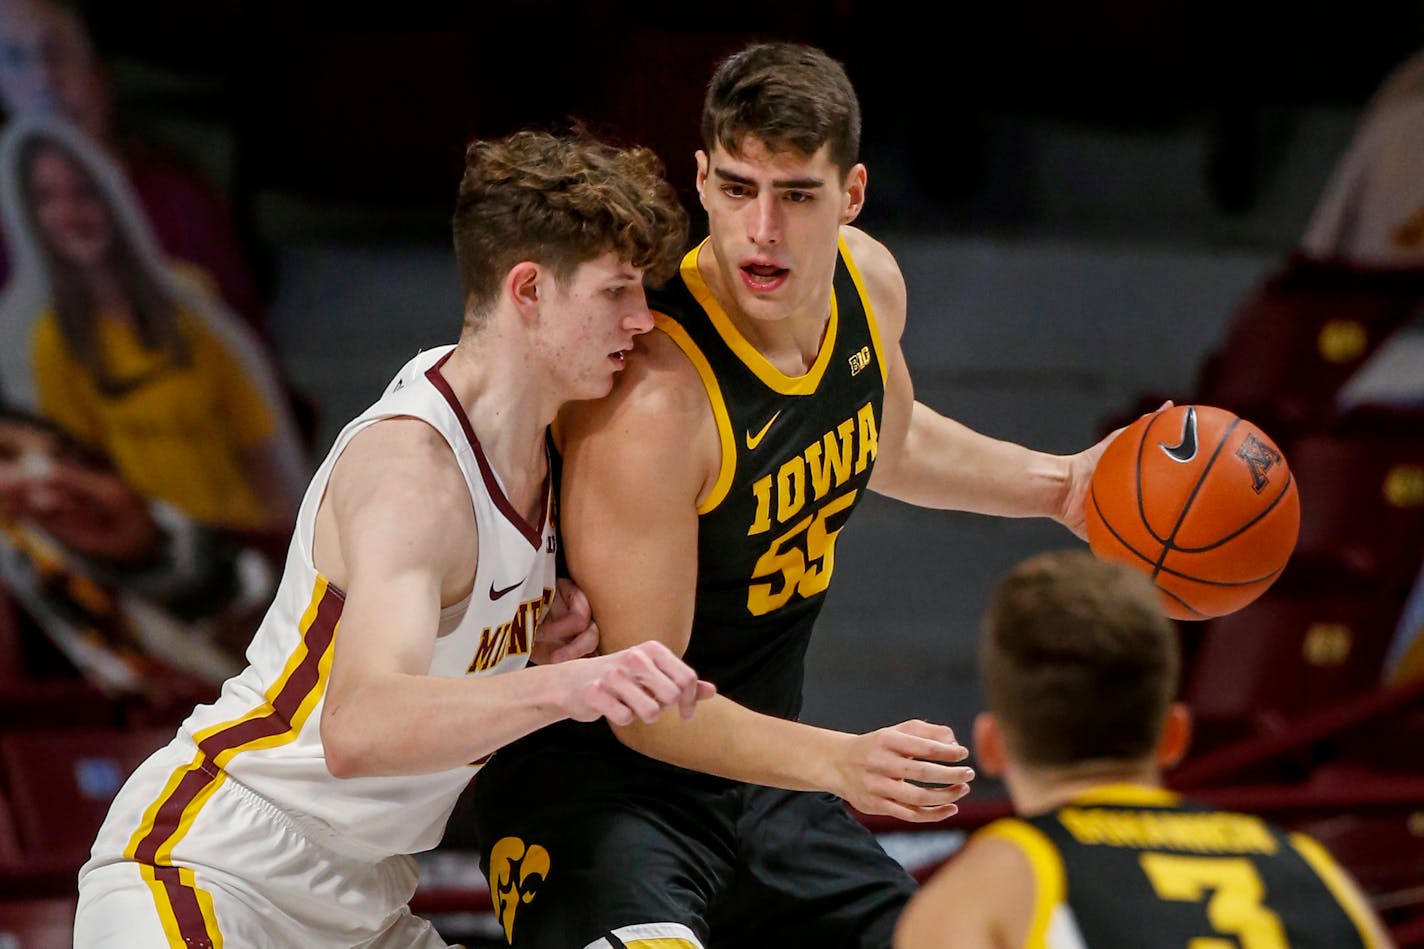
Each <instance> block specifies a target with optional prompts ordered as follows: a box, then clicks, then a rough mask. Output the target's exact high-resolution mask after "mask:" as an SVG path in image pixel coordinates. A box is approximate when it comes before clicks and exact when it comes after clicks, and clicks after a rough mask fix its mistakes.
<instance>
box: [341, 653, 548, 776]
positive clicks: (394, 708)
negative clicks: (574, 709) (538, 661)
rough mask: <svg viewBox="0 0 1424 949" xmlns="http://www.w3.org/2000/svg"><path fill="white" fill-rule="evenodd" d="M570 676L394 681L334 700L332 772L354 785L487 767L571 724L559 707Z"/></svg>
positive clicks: (369, 681)
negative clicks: (545, 730)
mask: <svg viewBox="0 0 1424 949" xmlns="http://www.w3.org/2000/svg"><path fill="white" fill-rule="evenodd" d="M562 675H563V673H562V672H561V670H560V667H558V666H550V667H546V668H541V667H532V666H531V667H529V668H526V669H522V670H519V671H517V672H510V673H505V674H502V675H494V676H483V677H479V678H473V679H466V678H443V677H438V676H421V675H403V674H397V673H390V674H383V675H379V676H376V675H373V676H370V677H368V678H366V679H365V680H364V681H362V682H360V683H358V684H353V685H350V686H348V687H346V688H344V689H340V690H337V691H333V692H328V694H327V696H326V702H325V705H324V707H323V709H322V717H321V736H322V744H323V747H324V750H325V753H326V763H327V769H328V770H329V771H331V773H332V774H333V775H335V776H336V777H339V778H353V777H363V776H375V775H410V774H428V773H432V772H437V771H445V770H448V769H450V768H458V767H461V766H464V765H468V764H471V763H472V762H475V761H479V760H480V759H482V758H484V757H486V756H488V755H489V754H491V753H492V752H494V751H496V750H498V749H499V748H502V747H503V746H505V745H507V744H509V743H510V742H512V741H514V740H515V739H517V738H521V737H523V736H524V735H527V734H529V733H530V732H532V731H535V730H536V729H539V728H542V727H543V726H545V725H548V724H551V723H553V722H556V721H559V720H561V719H563V718H565V717H567V712H566V711H565V710H564V708H563V707H562V704H561V703H560V701H559V700H558V696H559V695H560V692H559V689H558V687H557V683H558V680H559V678H560V677H561V676H562ZM432 722H438V723H439V724H438V725H437V726H432V725H431V723H432Z"/></svg>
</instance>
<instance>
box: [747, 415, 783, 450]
mask: <svg viewBox="0 0 1424 949" xmlns="http://www.w3.org/2000/svg"><path fill="white" fill-rule="evenodd" d="M780 414H781V410H780V409H778V410H777V412H776V415H773V416H772V417H771V418H769V419H767V420H766V424H765V425H763V426H762V427H761V431H759V432H757V433H756V434H755V435H753V434H752V433H751V429H747V451H756V447H757V446H758V445H760V444H761V440H762V439H763V438H765V437H766V433H767V431H768V430H770V428H771V423H772V422H775V421H776V419H777V416H779V415H780Z"/></svg>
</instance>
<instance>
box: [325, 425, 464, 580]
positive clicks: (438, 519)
mask: <svg viewBox="0 0 1424 949" xmlns="http://www.w3.org/2000/svg"><path fill="white" fill-rule="evenodd" d="M368 538H381V543H380V546H382V547H384V548H386V549H393V548H394V547H396V546H408V547H410V548H411V549H415V548H417V547H424V548H425V550H426V551H427V552H428V555H429V556H431V557H432V558H438V559H440V560H441V561H445V562H448V563H449V564H450V566H451V568H452V570H453V569H455V568H456V567H458V566H460V565H464V564H465V562H466V561H468V563H469V564H470V565H473V563H474V558H475V556H476V553H477V551H478V549H479V547H478V542H477V540H476V533H475V517H474V509H473V507H472V506H471V503H470V493H469V487H468V484H467V482H466V481H465V477H464V473H463V472H462V471H461V469H460V465H459V463H458V462H457V461H456V459H455V454H454V451H453V450H452V449H451V448H450V445H449V443H448V442H446V441H445V439H444V437H443V436H442V435H441V434H440V433H439V432H437V431H436V430H435V429H434V428H432V427H431V426H430V425H429V424H427V423H426V422H423V421H421V420H420V419H417V418H411V417H406V416H397V417H394V418H389V419H383V420H381V421H379V422H375V423H373V424H371V425H368V426H367V427H366V428H364V429H362V430H361V431H359V432H357V433H356V434H355V435H354V436H352V438H351V441H350V442H348V443H347V445H346V447H345V448H344V449H343V450H342V452H341V455H340V456H339V457H338V458H337V459H336V462H335V464H334V465H333V467H332V471H331V477H330V478H329V480H328V481H327V487H326V494H325V496H324V497H323V498H322V502H321V506H320V508H319V509H318V511H317V517H316V530H315V537H314V539H313V557H314V559H315V561H316V567H317V569H318V570H320V571H321V572H322V574H323V575H324V576H326V577H327V578H328V579H329V580H331V581H332V582H333V583H336V584H337V585H338V586H342V585H343V584H342V581H343V580H344V579H345V578H347V577H348V576H349V574H350V573H351V571H352V568H353V566H354V564H353V563H352V560H353V555H358V552H359V551H361V550H363V549H364V547H365V546H368V545H367V544H366V542H365V541H366V539H368ZM457 572H459V573H463V572H464V570H463V569H460V570H457Z"/></svg>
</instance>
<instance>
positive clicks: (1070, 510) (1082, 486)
mask: <svg viewBox="0 0 1424 949" xmlns="http://www.w3.org/2000/svg"><path fill="white" fill-rule="evenodd" d="M1172 404H1173V403H1172V400H1171V399H1168V400H1167V401H1166V402H1163V403H1162V405H1161V406H1160V407H1159V408H1157V409H1155V410H1154V411H1152V412H1146V413H1143V414H1145V415H1155V414H1156V413H1157V412H1161V411H1164V410H1166V409H1170V408H1171V407H1172ZM1140 417H1141V416H1139V418H1140ZM1133 421H1134V422H1135V421H1137V420H1136V419H1133ZM1131 424H1132V422H1128V423H1127V425H1121V426H1119V427H1118V428H1115V429H1113V430H1112V431H1111V432H1108V433H1107V434H1106V435H1104V436H1103V437H1102V438H1101V439H1099V440H1098V443H1097V444H1096V445H1093V446H1092V447H1091V448H1085V449H1084V450H1083V451H1080V452H1078V454H1076V455H1069V456H1068V484H1067V487H1066V489H1065V490H1064V492H1063V503H1062V505H1061V507H1060V508H1059V512H1058V517H1057V520H1058V523H1060V524H1062V525H1063V526H1064V527H1066V528H1068V529H1069V530H1070V531H1072V532H1073V533H1075V534H1077V535H1078V539H1079V540H1087V539H1088V512H1087V509H1086V507H1085V505H1086V504H1087V503H1088V494H1089V493H1090V492H1091V491H1092V488H1093V472H1094V471H1096V470H1097V468H1098V459H1099V458H1101V457H1103V452H1105V451H1107V447H1108V445H1109V444H1111V443H1112V440H1113V439H1114V438H1117V437H1118V435H1120V434H1121V433H1122V431H1123V429H1125V428H1127V426H1128V425H1131Z"/></svg>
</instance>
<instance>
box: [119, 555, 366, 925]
mask: <svg viewBox="0 0 1424 949" xmlns="http://www.w3.org/2000/svg"><path fill="white" fill-rule="evenodd" d="M328 587H329V583H328V581H327V579H326V578H325V577H323V576H321V575H320V574H318V575H317V578H316V583H315V584H314V585H313V589H312V598H311V601H310V603H308V605H307V609H306V612H304V613H303V614H302V619H301V624H300V627H299V630H300V631H299V636H298V645H297V648H296V649H294V650H293V651H292V655H291V656H289V657H288V659H287V662H286V665H285V666H284V667H283V669H282V674H281V675H280V676H279V677H278V679H277V681H276V682H274V683H273V684H272V686H271V688H269V689H268V690H267V693H266V699H267V701H266V703H265V704H264V705H260V706H258V707H257V708H256V709H254V710H252V711H251V712H248V713H247V714H246V715H243V716H242V717H240V718H237V719H235V720H233V721H231V722H224V723H222V724H219V725H214V726H212V727H211V728H206V729H204V730H203V731H201V732H199V733H198V734H197V735H196V736H194V740H195V741H196V742H197V743H198V744H200V745H201V743H202V742H203V741H204V740H205V739H207V738H209V737H211V736H212V735H214V734H217V733H219V732H221V731H223V730H224V729H228V728H231V727H234V726H236V725H240V724H241V723H243V722H246V721H249V720H251V719H253V718H255V717H257V716H258V715H259V714H265V713H267V712H271V711H272V710H273V709H274V708H275V702H276V700H277V697H278V696H279V695H280V694H281V692H282V690H283V689H284V688H285V687H286V685H287V682H288V680H289V679H290V678H291V677H292V674H293V673H294V672H295V671H296V670H297V669H298V668H299V667H300V665H301V663H302V660H303V658H304V657H306V656H307V654H308V647H307V634H308V632H310V630H311V628H312V624H313V623H314V622H315V621H316V618H317V612H318V608H319V607H320V605H321V602H322V600H323V599H324V598H325V596H326V594H327V590H328ZM337 625H340V624H339V623H338V624H337ZM334 641H335V630H334V629H333V632H332V642H333V643H334ZM334 652H335V650H334V649H332V648H331V646H330V645H328V647H327V649H326V651H325V653H324V654H323V655H322V656H321V658H320V659H319V660H318V663H317V680H316V682H315V684H314V685H313V686H312V688H311V689H310V690H309V691H308V692H307V694H306V695H304V696H303V697H302V700H301V702H300V703H298V706H297V712H296V714H294V715H293V716H292V718H291V722H290V727H289V728H288V729H287V731H285V732H282V733H280V734H278V735H276V736H269V737H266V738H260V739H257V740H254V741H250V742H246V743H244V744H241V745H235V746H233V747H231V748H226V749H223V750H222V751H221V752H219V753H218V755H217V756H216V757H215V758H214V759H213V764H214V765H216V766H217V768H218V770H217V772H216V773H214V772H213V771H212V770H210V768H209V767H207V766H206V765H207V760H208V759H207V756H206V755H205V754H204V752H203V751H202V750H201V749H199V750H198V751H197V752H196V753H195V754H194V756H193V760H192V761H191V762H189V763H188V764H187V765H185V766H183V767H181V768H175V769H174V771H173V773H172V774H171V775H170V776H169V778H168V781H167V783H166V784H165V785H164V787H163V790H162V792H161V793H160V794H159V795H158V796H157V797H156V798H155V799H154V801H153V802H152V803H151V804H150V805H149V806H148V808H147V809H146V810H145V811H144V813H143V818H142V819H141V820H140V821H139V825H138V828H137V829H136V830H135V831H134V833H133V835H132V836H131V837H130V838H129V843H128V846H127V847H126V848H124V855H125V856H126V857H128V858H129V859H130V860H137V856H138V850H139V848H140V847H141V846H142V845H143V843H144V841H145V840H147V839H148V837H149V836H150V835H151V834H153V833H154V825H155V824H156V823H157V820H158V813H159V811H160V810H162V808H163V807H164V805H166V804H168V803H169V801H171V800H172V798H173V795H174V794H176V793H177V792H178V789H179V786H180V785H181V784H182V783H183V781H184V780H185V779H187V778H188V777H189V776H190V775H192V774H194V773H198V772H201V773H202V774H203V775H204V776H205V777H207V781H206V782H205V783H204V784H203V786H202V787H201V788H199V789H198V790H197V791H196V792H195V793H194V794H193V797H192V799H191V800H190V801H189V802H188V803H187V805H185V806H184V808H183V812H182V813H181V814H180V815H179V818H178V823H177V826H176V827H174V829H173V832H172V833H171V834H169V835H168V837H167V838H165V839H164V840H163V841H162V843H160V844H159V845H158V847H157V848H156V849H155V850H154V854H153V858H152V861H151V862H143V863H141V864H140V867H139V869H140V872H141V874H142V876H143V879H144V881H145V882H146V883H147V885H148V888H149V890H150V891H151V892H152V894H153V899H154V906H155V908H156V909H157V911H158V916H159V919H160V921H161V922H162V925H163V931H164V933H165V934H166V935H167V936H168V940H169V944H170V945H171V946H173V947H175V949H182V947H184V946H186V945H187V941H186V940H185V938H184V935H183V933H182V928H181V925H180V923H179V922H178V917H177V913H176V912H175V910H174V908H173V902H172V900H171V899H170V897H169V895H168V890H167V886H166V885H165V884H164V883H163V881H161V880H159V879H158V875H157V868H158V867H172V866H173V862H172V860H173V849H174V848H175V847H176V846H177V845H178V843H179V842H180V841H182V840H183V838H184V837H186V836H187V835H188V832H189V831H190V830H191V829H192V827H193V821H194V820H196V819H197V816H198V813H199V812H200V811H201V810H202V809H203V807H204V805H206V804H207V802H208V801H209V800H210V799H211V798H212V796H213V794H214V792H216V791H217V789H218V787H219V786H221V785H222V783H223V781H225V780H226V779H227V771H225V770H222V766H223V765H224V764H226V763H227V762H228V761H230V760H232V757H233V755H235V754H236V753H237V752H239V751H243V750H246V749H249V748H266V747H272V746H274V745H278V744H283V743H285V742H288V741H291V740H292V739H293V738H295V737H296V735H297V734H298V733H299V732H300V731H301V729H302V726H303V725H304V724H305V723H306V720H307V718H308V717H309V716H310V714H311V711H312V708H313V707H314V706H315V705H316V702H317V700H318V699H319V697H320V696H321V695H322V694H323V693H324V692H325V691H326V682H327V679H328V678H329V676H330V672H331V658H332V654H333V653H334ZM177 870H178V880H179V883H180V885H181V886H183V887H185V888H187V889H189V890H191V891H192V892H193V895H194V898H195V899H196V901H197V903H198V907H199V910H200V913H201V915H202V919H203V927H204V929H205V930H206V932H207V933H208V938H209V939H211V940H212V942H213V946H214V949H222V945H223V939H222V933H221V932H220V931H219V929H218V924H217V916H216V913H215V911H214V909H213V899H212V895H211V894H210V893H208V892H207V891H206V890H204V889H202V888H200V887H199V886H198V885H197V881H196V879H195V878H194V876H193V871H192V870H191V869H189V868H187V867H178V868H177Z"/></svg>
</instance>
